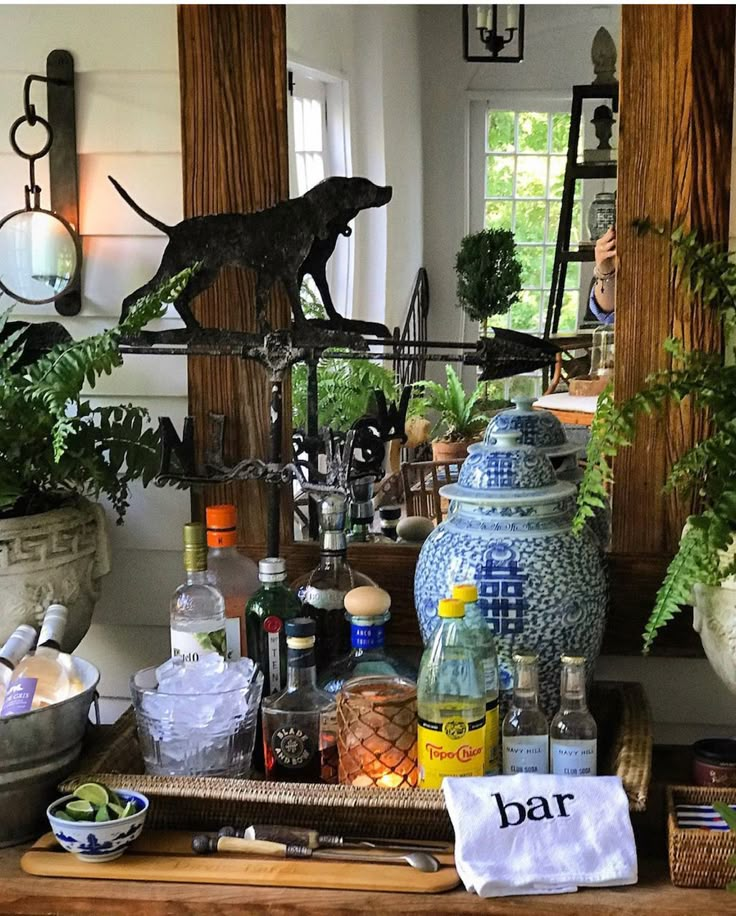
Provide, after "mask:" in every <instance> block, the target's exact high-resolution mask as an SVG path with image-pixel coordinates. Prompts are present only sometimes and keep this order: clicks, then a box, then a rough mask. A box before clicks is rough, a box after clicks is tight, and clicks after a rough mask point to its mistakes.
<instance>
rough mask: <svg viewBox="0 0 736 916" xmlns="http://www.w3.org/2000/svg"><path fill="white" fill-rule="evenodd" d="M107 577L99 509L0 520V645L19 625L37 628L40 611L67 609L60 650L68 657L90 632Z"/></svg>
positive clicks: (77, 507)
mask: <svg viewBox="0 0 736 916" xmlns="http://www.w3.org/2000/svg"><path fill="white" fill-rule="evenodd" d="M109 571H110V543H109V538H108V534H107V529H106V526H105V515H104V512H103V509H102V506H100V505H99V504H96V503H91V502H88V501H87V500H83V499H80V500H77V501H76V502H75V503H74V504H73V505H70V506H66V507H63V508H60V509H53V510H52V511H50V512H43V513H40V514H39V515H28V516H23V517H21V518H8V519H0V645H2V643H3V642H5V640H6V639H7V638H8V636H10V634H11V633H12V632H13V630H14V629H15V628H16V627H17V626H18V625H19V624H21V623H30V624H31V625H32V626H36V627H38V626H40V624H41V620H42V618H43V613H44V609H45V608H46V607H47V606H48V605H49V604H50V603H51V602H52V601H59V602H61V603H62V604H65V605H66V606H67V607H68V608H69V622H68V624H67V628H66V633H65V636H64V643H63V646H62V648H63V649H64V651H66V652H72V651H73V650H74V649H76V647H77V646H78V645H79V643H80V642H81V641H82V638H83V637H84V635H85V633H86V632H87V630H88V629H89V625H90V622H91V620H92V612H93V611H94V607H95V603H96V601H97V598H98V596H99V593H100V578H101V577H102V576H104V575H106V574H107V573H108V572H109Z"/></svg>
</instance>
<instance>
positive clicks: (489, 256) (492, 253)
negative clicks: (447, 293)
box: [455, 229, 522, 331]
mask: <svg viewBox="0 0 736 916" xmlns="http://www.w3.org/2000/svg"><path fill="white" fill-rule="evenodd" d="M521 271H522V266H521V262H520V261H519V259H518V258H517V257H516V243H515V242H514V234H513V232H511V231H510V230H509V229H483V230H481V231H480V232H474V233H472V234H471V235H466V236H465V238H464V239H463V240H462V242H461V243H460V250H459V251H458V253H457V256H456V258H455V273H456V274H457V298H458V302H459V304H460V305H461V306H462V308H463V309H465V311H466V313H467V315H468V317H469V318H471V319H472V320H473V321H479V322H480V323H481V328H482V329H483V331H485V329H486V326H487V323H488V320H489V319H490V318H492V317H493V316H494V315H503V314H505V313H506V312H508V310H509V309H510V308H511V306H512V305H513V303H514V302H516V300H517V299H518V298H519V293H520V291H521Z"/></svg>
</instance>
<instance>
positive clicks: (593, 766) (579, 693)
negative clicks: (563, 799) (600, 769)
mask: <svg viewBox="0 0 736 916" xmlns="http://www.w3.org/2000/svg"><path fill="white" fill-rule="evenodd" d="M560 661H561V662H562V674H561V676H560V708H559V710H558V711H557V713H556V714H555V716H554V718H553V719H552V724H551V725H550V728H549V736H550V763H551V766H552V772H553V773H554V774H555V776H596V775H597V765H598V728H597V726H596V724H595V719H594V718H593V716H591V714H590V713H589V712H588V706H587V703H586V699H585V658H584V657H583V656H582V655H563V656H562V658H561V659H560Z"/></svg>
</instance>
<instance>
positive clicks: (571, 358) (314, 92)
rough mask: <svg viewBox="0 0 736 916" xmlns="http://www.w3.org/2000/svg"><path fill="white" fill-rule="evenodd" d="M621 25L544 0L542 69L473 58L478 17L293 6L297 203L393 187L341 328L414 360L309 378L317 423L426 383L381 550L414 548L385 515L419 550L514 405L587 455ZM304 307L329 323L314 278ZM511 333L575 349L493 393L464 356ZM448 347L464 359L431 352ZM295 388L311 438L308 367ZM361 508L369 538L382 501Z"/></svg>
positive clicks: (395, 469)
mask: <svg viewBox="0 0 736 916" xmlns="http://www.w3.org/2000/svg"><path fill="white" fill-rule="evenodd" d="M474 10H475V8H471V13H472V14H473V15H475V13H474ZM619 14H620V9H619V8H618V7H616V6H609V5H576V6H575V7H565V6H551V5H545V6H536V5H535V6H529V7H527V8H526V10H525V46H524V60H523V61H522V62H521V63H511V64H508V63H506V64H503V63H500V62H493V63H487V62H483V63H478V62H468V61H466V60H464V59H463V52H462V11H461V7H460V6H458V5H452V6H451V5H445V6H442V5H440V6H411V5H397V6H391V7H387V6H360V7H358V6H341V7H339V8H336V7H332V6H309V7H299V6H288V7H287V53H288V59H289V70H290V87H291V94H290V99H289V140H290V150H289V153H290V187H291V189H292V194H293V195H295V196H296V195H298V194H302V193H304V192H305V191H306V190H308V189H309V188H310V187H311V186H313V185H314V184H315V183H316V182H318V181H320V180H321V179H322V178H324V177H327V176H330V175H351V174H352V175H360V176H364V177H366V178H369V179H371V180H372V181H375V182H377V183H380V184H386V185H390V186H392V188H393V197H392V200H391V202H390V203H389V204H388V205H387V206H386V207H383V208H380V209H375V210H371V211H366V212H364V213H361V214H359V215H358V217H357V218H356V219H355V220H354V222H353V223H352V224H351V226H352V230H353V231H352V233H351V234H350V235H347V236H345V237H341V238H340V239H339V240H338V243H337V245H336V248H335V252H334V255H333V256H332V258H331V259H330V262H329V263H328V266H327V280H328V283H329V289H330V294H331V298H332V301H333V302H334V304H335V306H336V308H337V311H338V312H339V313H340V314H342V315H346V316H348V317H351V318H359V319H363V320H371V321H377V322H382V323H384V324H385V325H386V326H387V327H388V328H390V329H391V331H392V334H393V337H394V345H393V347H391V348H389V347H384V348H381V352H383V353H387V352H390V353H391V354H392V356H393V357H394V358H393V359H392V360H391V361H389V360H386V359H383V360H377V359H374V360H371V359H350V360H345V359H335V358H325V359H322V360H320V362H319V365H318V366H317V369H316V373H315V372H314V370H311V383H312V394H313V397H314V395H315V393H316V398H315V401H316V404H317V407H316V411H315V410H314V409H313V410H312V413H313V416H312V420H311V422H312V427H311V428H312V431H314V430H316V429H323V428H325V427H329V428H330V429H331V430H332V431H333V433H339V434H342V435H344V434H345V433H346V432H347V431H348V430H349V429H350V427H351V425H352V424H353V423H355V421H356V420H358V419H359V418H360V417H362V416H365V414H371V413H375V411H376V404H375V395H373V394H372V392H373V391H374V390H378V391H379V392H381V395H379V398H380V397H385V398H386V399H387V400H388V401H391V400H395V401H397V402H398V399H399V397H400V394H401V390H402V387H403V386H404V385H405V384H407V383H408V384H411V385H412V386H413V387H412V396H411V399H410V401H409V404H408V409H407V429H406V431H407V434H408V437H409V439H408V442H407V443H405V444H404V445H403V446H402V445H401V444H400V443H398V442H396V441H394V442H390V443H387V444H386V447H385V458H384V461H383V465H382V474H383V476H382V477H380V478H378V479H377V480H376V481H375V483H374V485H373V491H374V492H373V497H372V504H373V507H374V517H373V521H372V524H371V525H370V528H369V530H370V531H371V532H373V533H374V534H375V535H376V538H377V539H378V538H379V536H380V534H381V533H383V535H384V537H391V538H393V537H395V536H396V523H395V522H393V521H392V523H391V525H389V526H388V528H387V526H386V525H385V521H384V523H383V525H382V520H381V511H380V510H381V509H383V510H384V515H385V514H388V515H390V516H391V515H395V514H396V513H398V515H399V531H401V530H402V526H401V521H405V520H406V519H407V517H410V518H411V517H413V516H418V517H419V519H420V521H419V522H418V523H417V525H416V532H414V533H413V534H412V536H413V537H416V539H417V540H416V541H415V543H416V542H420V541H421V539H422V537H426V529H427V521H428V522H429V523H430V524H436V523H438V522H439V521H440V520H441V519H442V517H443V516H444V514H445V513H446V511H447V502H446V500H444V499H443V498H442V496H441V495H440V493H439V489H440V487H441V486H443V485H444V484H446V483H451V482H453V481H454V480H455V479H456V478H457V474H458V469H459V467H460V464H461V463H462V461H463V460H464V458H465V456H466V455H467V448H468V444H469V443H472V442H474V441H478V439H479V438H481V437H482V435H483V431H484V429H485V427H486V426H487V425H488V422H489V421H490V420H491V419H492V418H493V417H494V416H495V415H496V414H497V413H499V412H500V411H502V410H504V409H507V410H508V409H511V408H513V402H514V401H517V400H520V399H521V403H520V404H519V405H518V406H517V408H516V409H517V411H521V412H526V411H527V410H529V409H530V407H531V405H533V408H534V410H546V411H550V412H552V413H553V414H554V415H555V416H556V417H557V418H558V419H559V420H560V421H561V423H562V424H563V425H564V429H565V436H566V440H567V441H569V442H572V443H574V444H576V445H577V448H578V452H579V454H582V451H583V448H584V445H585V442H586V440H587V433H588V429H589V426H590V422H591V421H592V417H593V414H594V411H595V404H596V400H597V397H598V396H599V394H600V393H601V391H602V390H603V388H604V387H605V385H606V383H607V382H608V380H609V379H610V377H611V374H612V370H613V352H614V345H613V328H614V316H615V298H614V297H615V263H616V261H615V258H616V250H615V190H616V157H617V148H618V121H619V112H618V84H617V83H616V82H615V80H616V76H615V67H616V56H617V51H619V50H620V49H618V47H617V46H618V43H619V40H618V39H619ZM573 87H582V88H580V89H579V90H577V91H576V92H574V91H573ZM572 163H574V167H572ZM430 290H431V295H430ZM301 295H302V301H303V304H304V307H305V312H306V313H307V314H308V315H311V316H313V317H321V316H322V315H323V309H322V304H321V299H320V295H319V293H318V292H317V289H316V287H315V285H314V284H313V283H312V282H311V280H310V279H309V278H307V280H306V282H305V284H304V286H303V287H302V294H301ZM493 328H501V329H507V330H510V331H515V332H520V333H522V334H527V335H531V336H532V337H535V338H543V337H551V338H552V339H553V340H554V341H555V342H556V343H557V345H558V346H559V347H560V353H559V355H558V357H557V359H556V361H550V364H549V366H548V367H547V368H546V369H543V370H538V369H534V370H533V371H523V372H519V373H516V374H513V375H508V376H506V377H503V378H495V379H492V380H489V381H480V380H479V378H478V370H477V368H476V367H474V366H470V365H467V364H464V362H463V360H462V354H463V353H464V352H468V351H469V350H472V348H474V347H475V345H476V342H477V341H478V339H479V338H480V337H481V336H492V335H493V333H494V332H493V330H492V329H493ZM428 339H429V340H432V341H442V342H446V343H447V344H448V348H449V347H454V348H455V351H454V352H455V353H457V357H458V358H457V359H452V360H445V359H443V360H436V361H435V360H433V359H432V358H431V354H432V351H431V350H430V351H427V350H426V349H424V348H423V347H422V346H421V344H422V341H424V340H428ZM402 342H403V343H402ZM461 343H465V344H466V345H467V349H465V350H464V349H463V348H462V347H461V346H460V344H461ZM448 348H445V349H448ZM372 349H374V350H377V349H379V348H377V347H373V348H372ZM422 383H423V384H422ZM292 384H293V409H294V417H293V420H294V428H295V430H297V431H299V432H297V436H299V435H301V434H302V433H304V432H305V431H306V430H307V427H308V423H309V419H310V418H309V413H310V411H309V398H308V396H307V394H308V389H309V387H310V369H309V368H308V367H307V366H306V365H302V366H299V367H297V368H296V370H295V371H294V373H293V382H292ZM298 441H299V442H301V440H298ZM298 448H299V446H297V451H298ZM301 454H302V457H304V453H301ZM320 461H321V464H322V467H324V466H325V458H324V456H322V457H321V458H320ZM573 470H574V469H573ZM565 473H566V474H567V475H569V474H570V473H571V469H570V467H569V462H567V463H566V466H565ZM573 476H574V474H573ZM363 489H365V487H363ZM295 495H296V509H297V515H296V519H295V537H296V538H297V539H300V538H309V537H311V538H315V537H316V536H317V529H316V519H315V514H314V511H313V512H312V518H311V524H310V507H309V500H308V499H307V498H306V496H305V495H304V494H302V493H296V494H295ZM363 495H364V494H363ZM357 504H358V505H359V506H360V519H358V520H357V521H356V524H357V525H358V528H357V531H358V534H359V539H364V536H365V532H366V526H367V518H366V515H367V513H366V505H367V500H366V499H362V498H361V499H360V500H358V501H357ZM347 524H348V526H349V527H350V525H351V522H350V520H349V518H348V522H347ZM412 525H413V521H412V523H411V524H410V530H411V528H412ZM403 528H404V530H405V525H404V526H403ZM422 531H424V534H422Z"/></svg>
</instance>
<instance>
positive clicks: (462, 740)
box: [417, 598, 486, 789]
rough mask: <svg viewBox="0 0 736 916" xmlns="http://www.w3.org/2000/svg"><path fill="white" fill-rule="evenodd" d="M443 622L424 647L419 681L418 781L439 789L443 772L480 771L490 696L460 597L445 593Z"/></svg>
mask: <svg viewBox="0 0 736 916" xmlns="http://www.w3.org/2000/svg"><path fill="white" fill-rule="evenodd" d="M437 613H438V616H439V626H438V627H437V629H436V630H435V632H434V635H433V636H432V639H431V641H430V643H429V645H428V646H427V648H426V649H425V650H424V654H423V655H422V661H421V663H420V666H419V680H418V683H417V718H418V729H417V732H418V733H417V756H418V763H419V785H420V786H421V787H422V788H423V789H439V788H440V787H441V785H442V780H443V779H444V778H445V776H482V775H483V771H484V756H485V754H484V750H485V728H486V719H485V715H486V697H485V681H484V676H483V664H482V661H481V657H480V653H479V652H478V651H477V649H475V648H474V647H473V645H472V643H471V640H470V637H469V631H468V627H467V625H466V623H465V620H464V614H465V608H464V606H463V604H462V602H461V601H457V600H455V599H453V598H443V599H442V600H441V601H440V603H439V606H438V609H437Z"/></svg>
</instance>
